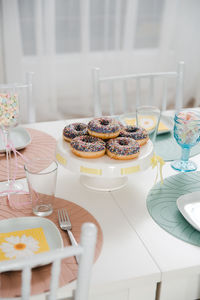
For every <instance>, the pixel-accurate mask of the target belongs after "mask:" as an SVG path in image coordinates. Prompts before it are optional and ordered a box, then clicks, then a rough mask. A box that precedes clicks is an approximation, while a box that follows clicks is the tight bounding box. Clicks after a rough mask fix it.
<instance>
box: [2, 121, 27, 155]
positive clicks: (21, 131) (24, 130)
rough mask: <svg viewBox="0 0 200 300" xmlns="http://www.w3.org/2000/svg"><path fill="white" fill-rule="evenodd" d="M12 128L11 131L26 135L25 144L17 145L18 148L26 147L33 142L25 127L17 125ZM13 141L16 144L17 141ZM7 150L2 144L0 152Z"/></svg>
mask: <svg viewBox="0 0 200 300" xmlns="http://www.w3.org/2000/svg"><path fill="white" fill-rule="evenodd" d="M10 130H11V131H16V132H17V133H18V134H23V135H25V136H26V140H25V142H24V143H23V144H20V145H18V146H17V147H15V149H16V150H21V149H24V148H25V147H27V146H28V145H29V144H30V143H31V136H30V134H29V132H28V131H27V130H26V129H25V128H23V127H20V126H17V127H14V128H11V129H10ZM0 138H1V137H0ZM12 143H13V144H14V146H15V141H13V140H12ZM5 151H6V150H5V148H4V147H2V145H0V153H4V152H5Z"/></svg>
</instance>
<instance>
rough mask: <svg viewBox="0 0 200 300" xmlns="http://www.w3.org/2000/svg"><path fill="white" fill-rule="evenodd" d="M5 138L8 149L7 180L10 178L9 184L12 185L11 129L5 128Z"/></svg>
mask: <svg viewBox="0 0 200 300" xmlns="http://www.w3.org/2000/svg"><path fill="white" fill-rule="evenodd" d="M3 132H4V138H5V149H6V162H7V180H8V185H10V180H11V151H10V147H8V145H9V129H8V128H4V129H3Z"/></svg>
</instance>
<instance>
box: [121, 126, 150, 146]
mask: <svg viewBox="0 0 200 300" xmlns="http://www.w3.org/2000/svg"><path fill="white" fill-rule="evenodd" d="M119 136H120V137H129V138H132V139H134V140H136V141H137V142H138V143H139V145H140V146H143V145H144V144H146V143H147V141H148V139H149V136H148V133H147V131H146V129H144V128H142V127H137V126H131V125H128V126H125V127H124V128H122V129H121V130H120V133H119Z"/></svg>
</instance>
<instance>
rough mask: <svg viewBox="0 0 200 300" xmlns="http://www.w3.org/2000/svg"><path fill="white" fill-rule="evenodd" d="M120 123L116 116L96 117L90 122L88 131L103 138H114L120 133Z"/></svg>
mask: <svg viewBox="0 0 200 300" xmlns="http://www.w3.org/2000/svg"><path fill="white" fill-rule="evenodd" d="M120 129H121V126H120V123H119V122H118V121H117V120H115V119H114V118H109V117H101V118H94V119H93V120H91V121H90V122H89V123H88V132H89V134H90V135H91V136H95V137H98V138H101V139H113V138H115V137H117V136H118V135H119V133H120Z"/></svg>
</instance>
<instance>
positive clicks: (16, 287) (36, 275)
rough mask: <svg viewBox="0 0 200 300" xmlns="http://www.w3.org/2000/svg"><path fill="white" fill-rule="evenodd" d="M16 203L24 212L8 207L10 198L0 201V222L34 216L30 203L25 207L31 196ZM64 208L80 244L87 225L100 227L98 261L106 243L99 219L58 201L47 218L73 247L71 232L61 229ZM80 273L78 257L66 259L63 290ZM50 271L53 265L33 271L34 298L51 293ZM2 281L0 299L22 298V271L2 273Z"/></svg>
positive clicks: (74, 205)
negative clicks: (60, 211)
mask: <svg viewBox="0 0 200 300" xmlns="http://www.w3.org/2000/svg"><path fill="white" fill-rule="evenodd" d="M15 202H16V207H17V204H20V209H17V208H16V209H15V208H10V207H9V206H8V202H7V197H1V198H0V220H3V219H9V218H15V217H27V216H33V213H32V208H31V205H30V204H28V205H24V206H23V203H27V202H29V195H16V198H15ZM60 208H67V211H68V213H69V216H70V220H71V223H72V232H73V234H74V236H75V238H76V240H77V242H79V241H80V232H81V226H82V224H83V223H85V222H92V223H94V224H95V225H96V226H97V229H98V234H97V244H96V252H95V260H96V259H97V258H98V256H99V254H100V252H101V248H102V244H103V234H102V230H101V228H100V225H99V224H98V222H97V221H96V219H95V218H94V217H93V216H92V215H91V214H90V213H89V212H88V211H87V210H85V209H84V208H82V207H80V206H79V205H76V204H74V203H72V202H69V201H67V200H64V199H60V198H55V202H54V212H53V213H52V215H50V216H49V217H47V218H48V219H49V220H51V221H52V222H54V224H55V225H56V226H57V228H58V229H59V231H60V233H61V236H62V239H63V243H64V246H67V245H70V241H69V239H68V236H67V233H66V232H65V231H62V230H61V229H60V228H59V224H58V209H60ZM13 230H14V229H13ZM77 270H78V268H77V264H76V261H75V258H74V257H70V258H67V259H64V260H63V261H62V266H61V273H60V274H61V275H60V287H61V286H64V285H66V284H68V283H69V282H71V281H73V280H75V279H76V277H77ZM50 272H51V266H50V265H47V266H43V267H38V268H35V269H33V272H32V289H31V294H32V295H34V294H40V293H44V292H47V291H48V290H49V284H50ZM0 282H1V288H0V297H17V296H20V295H21V289H20V287H21V273H20V272H19V271H15V272H7V273H2V274H0Z"/></svg>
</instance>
